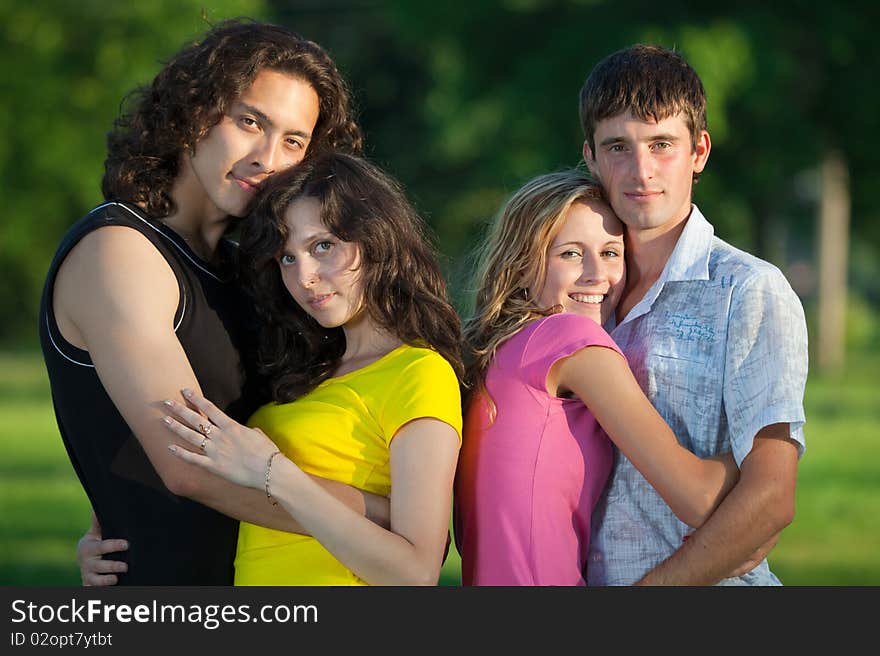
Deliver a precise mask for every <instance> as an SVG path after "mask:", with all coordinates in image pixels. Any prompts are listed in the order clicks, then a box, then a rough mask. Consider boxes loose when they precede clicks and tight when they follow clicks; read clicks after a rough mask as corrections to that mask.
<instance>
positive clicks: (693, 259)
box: [657, 205, 715, 287]
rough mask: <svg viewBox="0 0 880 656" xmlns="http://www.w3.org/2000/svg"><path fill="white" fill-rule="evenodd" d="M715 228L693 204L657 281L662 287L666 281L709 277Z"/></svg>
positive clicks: (706, 278)
mask: <svg viewBox="0 0 880 656" xmlns="http://www.w3.org/2000/svg"><path fill="white" fill-rule="evenodd" d="M714 236H715V229H714V228H713V227H712V224H711V223H709V222H708V221H707V220H706V217H704V216H703V213H702V212H700V210H699V208H698V207H697V206H696V205H691V215H690V217H689V218H688V220H687V223H685V226H684V230H682V232H681V236H680V237H679V238H678V243H677V244H676V245H675V248H674V249H673V251H672V255H670V256H669V261H668V262H666V266H665V267H663V273H662V274H661V275H660V279H659V280H658V281H657V282H659V283H660V286H661V287H662V285H663V283H666V282H680V281H684V280H708V279H709V255H710V254H711V252H712V238H713V237H714Z"/></svg>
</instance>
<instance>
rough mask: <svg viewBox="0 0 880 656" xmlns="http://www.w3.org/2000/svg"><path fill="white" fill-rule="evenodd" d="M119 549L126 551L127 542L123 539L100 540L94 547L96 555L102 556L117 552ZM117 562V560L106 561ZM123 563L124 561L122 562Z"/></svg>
mask: <svg viewBox="0 0 880 656" xmlns="http://www.w3.org/2000/svg"><path fill="white" fill-rule="evenodd" d="M120 551H128V542H127V541H125V540H101V541H100V542H98V544H97V547H96V549H95V552H94V553H95V555H96V556H103V555H105V554H110V553H119V552H120ZM107 562H117V561H113V560H111V561H107ZM122 564H123V565H125V563H122Z"/></svg>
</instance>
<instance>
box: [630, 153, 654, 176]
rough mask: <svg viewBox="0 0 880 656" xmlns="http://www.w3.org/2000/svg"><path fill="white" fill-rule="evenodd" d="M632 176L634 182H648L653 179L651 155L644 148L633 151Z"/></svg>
mask: <svg viewBox="0 0 880 656" xmlns="http://www.w3.org/2000/svg"><path fill="white" fill-rule="evenodd" d="M631 166H632V174H633V177H634V178H635V179H636V180H642V181H644V180H650V179H651V178H653V177H654V169H653V160H652V159H651V153H650V152H649V151H648V150H647V149H646V148H636V149H635V150H634V151H633V154H632V159H631Z"/></svg>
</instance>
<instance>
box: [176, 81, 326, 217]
mask: <svg viewBox="0 0 880 656" xmlns="http://www.w3.org/2000/svg"><path fill="white" fill-rule="evenodd" d="M318 102H319V101H318V95H317V94H316V93H315V90H314V89H313V88H312V87H311V85H309V84H308V83H307V82H304V81H303V80H301V79H299V78H295V77H291V76H290V75H287V74H286V73H279V72H277V71H272V70H268V69H266V70H263V71H261V72H260V73H258V74H257V76H256V78H254V82H253V84H251V86H250V87H249V88H248V90H247V91H245V92H244V93H243V94H242V95H241V96H240V97H239V98H238V99H237V100H236V101H235V102H233V103H232V104H231V105H230V107H229V108H228V111H227V114H226V115H225V116H224V117H223V118H222V119H221V120H220V122H219V123H218V124H217V125H215V126H214V127H213V128H211V130H210V131H209V132H208V134H207V135H205V137H204V138H202V140H201V141H199V142H198V144H197V145H196V152H195V154H194V155H192V156H188V158H187V161H186V162H185V165H188V167H189V172H190V173H191V174H192V175H190V176H189V179H190V180H191V184H189V185H188V194H189V198H190V200H191V201H192V202H194V203H195V206H196V207H199V206H201V205H207V208H206V212H207V213H211V210H215V211H216V214H217V215H219V216H226V215H231V216H242V215H243V214H244V213H245V211H246V208H247V206H248V203H249V202H250V200H251V199H252V198H253V196H254V194H255V193H256V192H257V189H258V188H259V186H260V184H261V183H262V182H263V181H264V180H265V179H266V178H268V177H269V176H270V175H272V174H273V173H275V172H277V171H281V170H283V169H286V168H288V167H290V166H293V165H294V164H298V163H299V162H301V161H302V159H303V157H305V154H306V150H307V149H308V147H309V143H310V142H311V138H312V132H313V130H314V129H315V124H316V123H317V121H318V113H319V111H318Z"/></svg>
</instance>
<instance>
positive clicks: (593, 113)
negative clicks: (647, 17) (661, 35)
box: [580, 44, 706, 154]
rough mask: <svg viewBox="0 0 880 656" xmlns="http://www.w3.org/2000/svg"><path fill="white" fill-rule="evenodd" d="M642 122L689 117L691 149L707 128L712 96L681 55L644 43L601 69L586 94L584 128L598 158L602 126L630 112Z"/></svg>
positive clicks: (582, 100) (583, 99)
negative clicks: (597, 139) (599, 125)
mask: <svg viewBox="0 0 880 656" xmlns="http://www.w3.org/2000/svg"><path fill="white" fill-rule="evenodd" d="M627 110H629V111H631V112H632V113H633V116H635V117H636V118H637V119H639V120H642V121H647V120H654V121H662V120H663V119H665V118H669V117H670V116H677V115H679V114H681V115H683V116H684V120H685V123H686V124H687V127H688V130H689V131H690V133H691V147H692V148H696V146H697V138H698V136H699V134H700V132H701V131H702V130H705V129H706V91H705V89H703V83H702V82H701V81H700V77H699V76H698V75H697V72H696V71H695V70H694V69H693V68H692V67H691V66H690V64H688V63H687V61H685V59H684V57H682V56H681V54H679V53H677V52H675V51H673V50H667V49H666V48H662V47H660V46H654V45H644V44H638V45H634V46H631V47H629V48H625V49H623V50H618V51H617V52H615V53H613V54H611V55H609V56H607V57H606V58H605V59H603V60H602V61H600V62H599V63H598V64H596V66H595V68H593V70H592V71H591V72H590V75H589V77H588V78H587V80H586V82H584V86H583V87H582V88H581V95H580V115H581V127H582V128H583V130H584V137H585V138H586V140H587V143H588V144H589V146H590V150H591V151H593V153H594V154H595V152H596V143H595V132H596V124H597V123H598V122H599V121H602V120H604V119H606V118H611V117H613V116H617V115H619V114H622V113H623V112H626V111H627Z"/></svg>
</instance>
